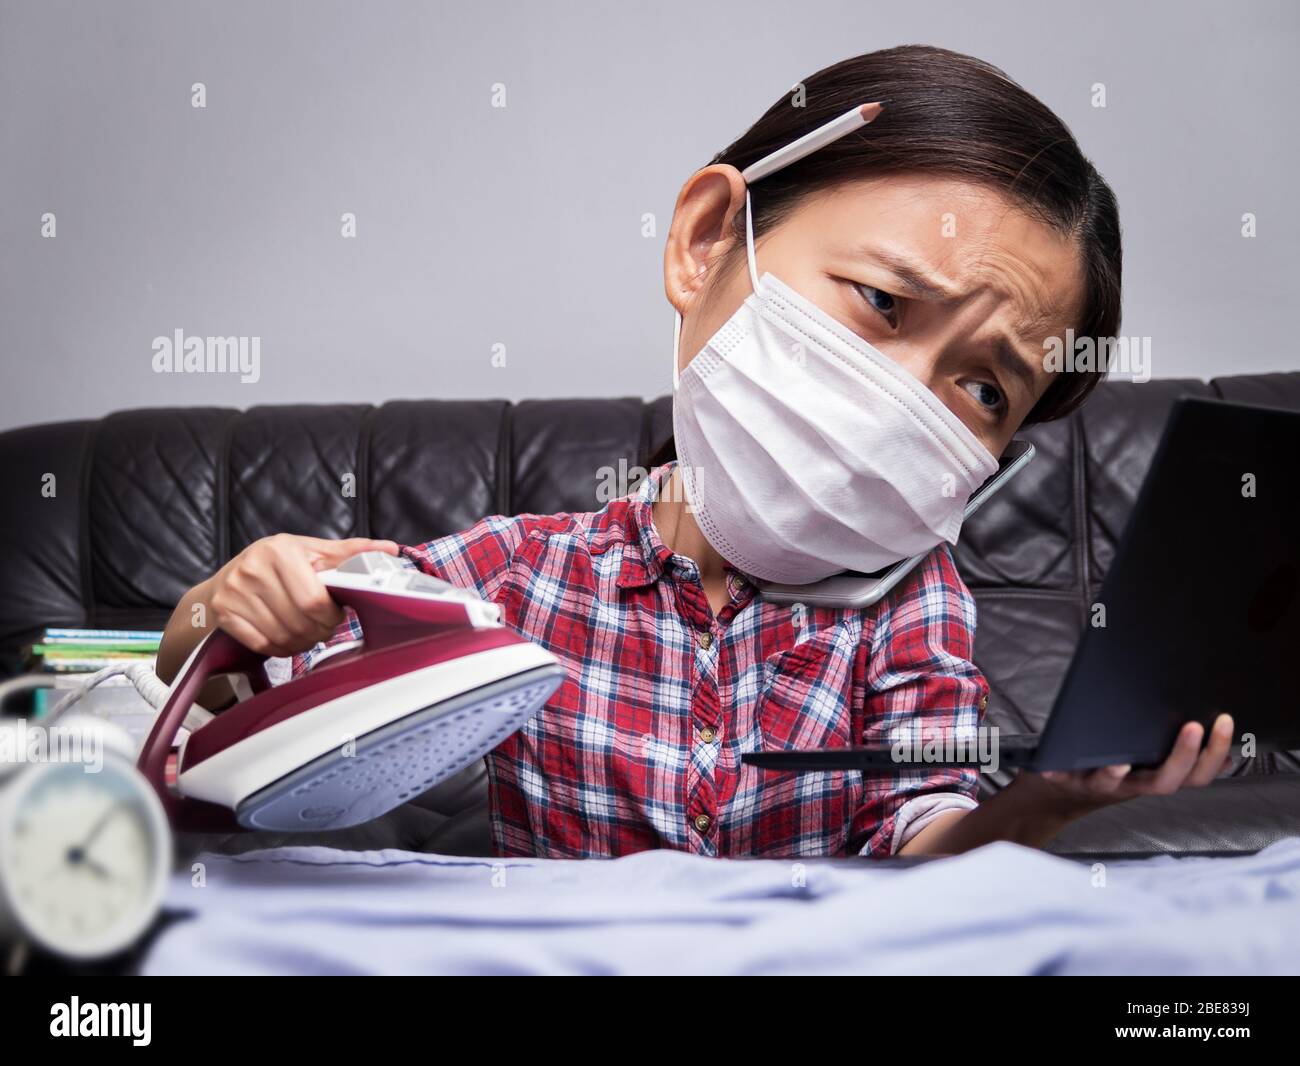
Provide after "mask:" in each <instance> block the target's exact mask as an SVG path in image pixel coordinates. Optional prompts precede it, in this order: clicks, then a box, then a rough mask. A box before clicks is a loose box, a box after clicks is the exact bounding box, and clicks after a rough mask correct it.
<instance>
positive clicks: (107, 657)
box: [30, 629, 162, 674]
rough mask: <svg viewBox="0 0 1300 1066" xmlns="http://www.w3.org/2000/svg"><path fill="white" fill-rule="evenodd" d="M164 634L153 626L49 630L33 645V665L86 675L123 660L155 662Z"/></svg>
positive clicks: (43, 668)
mask: <svg viewBox="0 0 1300 1066" xmlns="http://www.w3.org/2000/svg"><path fill="white" fill-rule="evenodd" d="M161 642H162V633H161V632H159V631H157V630H152V629H47V630H45V632H44V633H42V634H41V639H40V640H39V641H38V642H37V643H35V644H33V645H32V647H31V655H30V658H31V667H32V669H34V670H40V671H43V672H45V673H53V674H70V673H71V674H86V673H94V672H95V671H96V670H102V669H104V667H106V666H114V665H115V664H117V663H120V662H132V661H140V662H152V661H153V660H154V658H155V657H156V656H157V654H158V645H159V644H160V643H161Z"/></svg>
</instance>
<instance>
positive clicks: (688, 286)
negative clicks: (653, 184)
mask: <svg viewBox="0 0 1300 1066" xmlns="http://www.w3.org/2000/svg"><path fill="white" fill-rule="evenodd" d="M744 204H745V179H744V178H742V177H741V176H740V171H739V170H737V169H736V168H735V167H733V166H730V165H729V164H726V163H717V164H714V165H712V166H707V167H705V168H704V169H703V170H698V171H696V172H695V173H694V174H692V175H691V177H690V178H689V179H688V180H687V182H686V184H685V185H683V186H682V191H681V192H680V193H678V194H677V206H676V207H675V208H674V209H673V221H672V225H671V226H670V227H669V229H668V243H667V246H666V247H665V248H664V292H665V294H666V295H667V297H668V302H669V303H671V304H672V305H673V307H675V308H676V309H677V311H678V312H679V313H680V314H681V316H682V317H683V318H685V317H686V311H687V308H688V307H689V306H690V305H691V303H692V302H693V301H694V299H695V297H696V296H697V295H698V294H699V292H700V290H701V288H703V286H704V283H705V281H706V280H707V279H708V272H709V267H710V265H711V264H712V263H713V262H714V261H715V260H716V259H717V258H718V256H719V255H720V254H721V253H723V252H725V251H726V249H727V248H728V247H729V246H730V244H731V242H732V240H733V239H734V238H733V236H732V233H731V222H732V220H733V219H734V218H735V216H736V212H737V211H739V210H740V209H741V208H742V207H743V206H744Z"/></svg>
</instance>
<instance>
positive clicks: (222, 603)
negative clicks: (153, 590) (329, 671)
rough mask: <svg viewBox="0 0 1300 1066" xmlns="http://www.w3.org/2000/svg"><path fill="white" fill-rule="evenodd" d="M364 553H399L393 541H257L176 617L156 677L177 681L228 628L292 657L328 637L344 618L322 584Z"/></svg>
mask: <svg viewBox="0 0 1300 1066" xmlns="http://www.w3.org/2000/svg"><path fill="white" fill-rule="evenodd" d="M364 551H381V552H386V553H387V554H389V555H396V554H397V545H396V544H395V543H394V542H393V541H391V540H370V539H368V538H366V537H353V538H351V539H349V540H323V539H321V538H319V537H299V536H294V535H292V534H289V533H280V534H277V535H276V536H273V537H264V538H263V539H261V540H258V541H254V542H253V543H252V544H250V545H249V546H248V547H247V548H245V549H244V550H243V551H242V552H240V553H239V554H238V555H237V556H235V557H234V558H233V559H231V560H230V562H228V563H227V564H226V565H225V566H223V567H222V568H221V569H220V570H219V571H217V573H216V574H214V575H213V576H212V577H210V578H208V579H207V580H206V581H204V582H202V583H200V584H198V585H195V586H194V588H192V589H191V590H190V591H189V592H188V593H186V595H185V597H184V598H183V599H182V600H181V602H180V603H179V604H178V605H177V607H176V610H175V611H174V612H173V613H172V616H171V619H170V620H169V621H168V623H167V629H166V631H165V632H164V634H163V641H162V646H161V647H160V648H159V651H158V676H159V677H161V678H162V679H163V680H164V681H171V680H172V678H173V677H174V676H175V675H176V673H177V672H178V671H179V670H180V667H181V665H182V664H183V663H184V662H185V659H186V658H187V657H188V656H189V654H190V652H191V651H193V650H194V648H195V646H196V645H197V644H198V643H199V641H200V640H202V639H203V637H204V636H206V635H207V633H208V632H209V630H211V629H214V628H219V629H224V630H225V631H226V632H227V633H229V634H230V635H231V636H232V637H234V638H235V639H236V640H237V641H239V642H240V643H241V644H243V645H244V646H245V647H247V648H250V649H251V650H253V651H255V652H258V653H260V654H262V655H275V656H283V655H293V654H294V653H296V652H300V651H306V650H307V649H308V648H310V647H312V646H313V645H315V644H317V643H318V642H319V641H322V640H325V639H327V638H328V637H329V636H330V635H331V634H332V633H333V632H334V630H335V628H336V627H337V626H339V625H340V624H341V623H342V621H343V612H342V610H341V609H340V608H339V606H338V605H337V604H336V603H335V602H334V601H333V600H332V599H331V598H330V595H329V592H328V590H327V589H326V588H325V586H324V585H323V584H321V582H320V581H319V580H318V579H317V577H316V572H317V571H319V570H329V569H331V568H332V567H335V566H338V565H339V564H340V563H342V562H344V561H346V560H348V559H350V558H351V557H352V556H354V555H357V554H359V553H360V552H364Z"/></svg>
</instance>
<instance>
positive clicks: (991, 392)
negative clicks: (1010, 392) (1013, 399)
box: [966, 381, 1004, 411]
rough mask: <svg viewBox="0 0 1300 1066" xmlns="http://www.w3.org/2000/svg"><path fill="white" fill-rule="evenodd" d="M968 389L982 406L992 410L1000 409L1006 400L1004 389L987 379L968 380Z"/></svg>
mask: <svg viewBox="0 0 1300 1066" xmlns="http://www.w3.org/2000/svg"><path fill="white" fill-rule="evenodd" d="M966 391H967V392H969V393H970V394H971V395H972V396H974V397H975V399H977V400H978V401H979V402H980V406H982V407H986V408H988V409H989V410H990V411H996V410H998V409H999V408H1001V407H1002V404H1003V402H1004V400H1003V397H1002V390H1001V389H999V388H998V387H997V386H996V385H991V384H989V383H988V382H987V381H968V382H967V383H966Z"/></svg>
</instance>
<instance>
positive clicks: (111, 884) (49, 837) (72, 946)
mask: <svg viewBox="0 0 1300 1066" xmlns="http://www.w3.org/2000/svg"><path fill="white" fill-rule="evenodd" d="M5 791H6V792H7V793H8V794H7V795H5V796H4V800H5V802H4V807H3V811H4V813H3V814H2V815H0V890H2V891H3V893H4V895H5V896H6V897H7V902H8V904H9V907H10V909H11V910H12V911H13V913H14V915H15V916H16V917H17V919H18V922H19V925H20V926H21V927H22V928H23V930H24V931H25V932H26V933H27V934H28V935H29V936H31V937H32V938H33V939H34V940H36V941H37V942H39V943H40V944H42V945H43V946H45V947H46V948H49V949H50V950H52V951H56V952H60V953H62V954H66V955H73V956H79V957H93V956H98V955H107V954H112V953H113V952H115V951H118V950H121V949H122V948H124V947H126V946H128V945H129V944H130V943H131V942H132V941H133V940H135V938H136V937H137V936H139V935H140V933H142V932H143V931H144V930H145V928H146V927H147V926H148V924H149V922H150V921H151V920H152V918H153V916H154V914H155V912H156V911H157V908H158V905H159V902H160V900H161V897H162V891H163V888H164V885H165V882H166V878H167V873H168V870H169V869H170V865H171V837H170V833H169V831H168V828H167V823H166V819H165V817H164V815H163V811H162V805H161V804H160V803H159V802H158V798H157V797H156V796H155V795H154V794H153V791H152V790H151V789H150V788H149V786H148V784H147V783H146V782H145V780H144V778H143V777H141V776H140V774H139V773H138V772H137V771H136V770H135V768H134V767H133V766H131V765H130V764H129V763H126V762H125V761H121V760H118V759H115V758H108V757H106V758H105V759H104V760H103V765H102V766H101V768H100V769H99V770H98V771H97V772H94V773H88V772H87V771H86V767H85V766H84V765H82V764H79V763H72V762H68V763H48V764H44V765H40V766H33V767H31V768H29V769H28V770H26V771H25V772H24V773H23V775H22V776H21V777H20V778H19V779H18V780H17V781H14V782H13V783H12V785H10V786H9V787H8V788H6V789H5Z"/></svg>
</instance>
